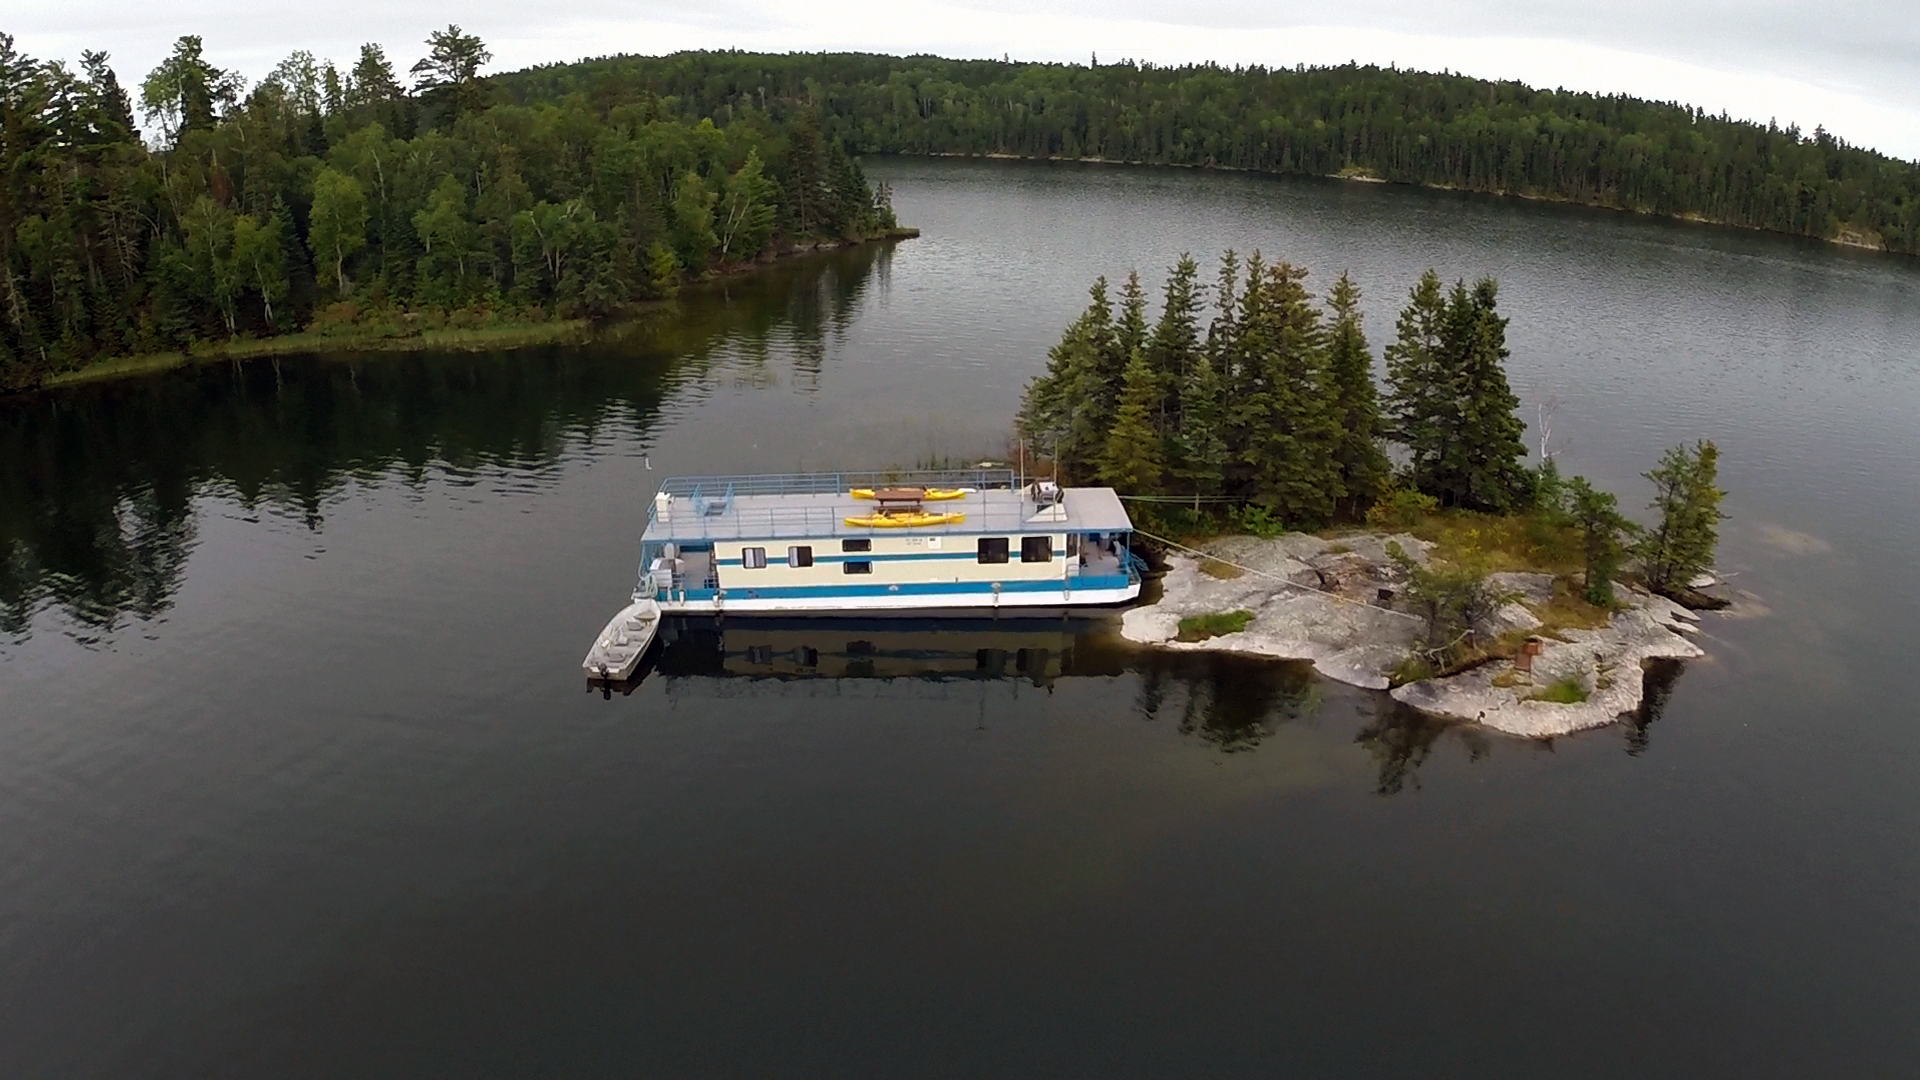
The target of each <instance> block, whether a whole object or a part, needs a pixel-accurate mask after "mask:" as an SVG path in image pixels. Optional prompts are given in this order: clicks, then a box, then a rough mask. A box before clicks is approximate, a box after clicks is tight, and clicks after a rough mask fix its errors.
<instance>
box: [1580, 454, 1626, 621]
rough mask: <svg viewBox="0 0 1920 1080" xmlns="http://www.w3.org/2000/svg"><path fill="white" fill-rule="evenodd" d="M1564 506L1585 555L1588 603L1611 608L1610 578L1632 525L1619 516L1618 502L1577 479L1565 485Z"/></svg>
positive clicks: (1611, 591)
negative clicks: (1578, 532) (1565, 501)
mask: <svg viewBox="0 0 1920 1080" xmlns="http://www.w3.org/2000/svg"><path fill="white" fill-rule="evenodd" d="M1565 490H1566V495H1567V506H1568V510H1569V513H1570V514H1571V516H1572V518H1573V524H1574V527H1575V528H1577V529H1579V530H1580V546H1581V549H1582V551H1583V552H1584V553H1585V556H1586V570H1587V575H1586V576H1587V588H1586V597H1587V603H1589V604H1593V605H1595V606H1597V607H1612V606H1613V578H1614V575H1615V574H1616V573H1617V572H1618V571H1619V569H1620V560H1621V558H1622V557H1623V556H1624V555H1625V554H1626V551H1627V542H1628V540H1629V539H1630V538H1631V537H1632V536H1633V533H1634V525H1633V522H1631V521H1628V520H1627V519H1626V518H1624V517H1622V516H1621V514H1620V509H1619V507H1620V500H1619V499H1617V498H1615V497H1614V496H1613V495H1612V494H1611V493H1609V492H1605V491H1600V490H1597V489H1595V488H1594V486H1593V485H1592V484H1590V483H1588V482H1587V478H1586V477H1584V476H1576V477H1574V478H1573V479H1571V480H1568V481H1566V482H1565Z"/></svg>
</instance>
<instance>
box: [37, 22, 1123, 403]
mask: <svg viewBox="0 0 1920 1080" xmlns="http://www.w3.org/2000/svg"><path fill="white" fill-rule="evenodd" d="M428 49H429V52H430V55H429V56H428V57H427V59H425V60H422V61H421V62H420V64H418V65H415V66H414V69H413V70H414V73H415V74H416V75H418V76H420V83H419V85H420V92H419V95H418V96H415V95H412V94H409V92H408V91H407V90H405V89H404V88H403V87H402V86H401V85H400V82H399V79H398V78H397V77H396V75H395V73H394V69H393V65H392V64H391V63H389V62H388V60H387V58H386V56H385V54H384V53H383V52H382V51H381V49H380V47H379V46H377V45H368V46H365V47H364V48H362V49H361V50H360V54H359V57H358V59H357V61H356V62H355V63H354V64H353V65H352V67H351V69H350V70H348V71H344V72H343V71H341V70H340V69H339V68H337V67H335V66H334V65H333V64H331V63H326V62H324V61H321V60H319V59H317V58H315V57H314V56H312V55H311V54H309V53H306V52H296V53H294V54H293V55H291V56H289V57H288V58H287V59H286V60H285V61H283V62H282V63H280V64H279V65H278V66H276V67H275V68H274V69H273V71H272V73H271V74H270V75H269V76H268V77H267V78H266V79H264V80H262V81H261V83H260V84H259V85H257V86H256V87H254V88H253V89H252V90H251V91H249V92H245V93H243V92H242V91H243V89H244V87H243V85H242V82H241V80H240V79H239V78H238V76H236V75H234V74H233V73H232V72H227V71H223V70H221V69H219V68H215V67H213V66H212V65H211V64H209V63H208V62H207V61H206V59H205V57H204V55H203V49H202V45H201V41H200V39H199V38H197V37H191V36H189V37H184V38H182V39H180V41H179V42H178V43H177V45H176V46H175V48H174V50H173V52H172V54H171V55H169V56H168V57H167V58H166V59H165V61H164V62H162V63H161V65H160V66H159V67H158V68H156V69H155V70H154V71H153V72H152V74H150V75H149V76H148V77H147V78H146V79H145V80H144V81H143V82H142V83H141V94H140V103H141V105H142V108H143V110H144V112H145V113H146V115H147V116H148V117H149V118H151V119H152V120H154V121H156V122H157V123H158V124H159V125H160V126H162V127H163V128H164V130H165V134H166V142H167V149H165V150H163V151H159V152H153V151H150V150H149V148H148V147H146V146H145V145H144V144H143V143H142V142H141V141H140V138H139V132H138V131H137V130H136V128H135V125H134V110H133V108H132V104H131V103H130V102H129V100H128V96H127V93H126V91H125V90H124V89H123V88H122V87H121V85H120V82H119V81H118V79H117V78H116V76H115V75H114V73H113V70H112V69H111V67H109V66H108V63H107V57H106V56H105V55H104V54H101V53H91V52H90V53H86V54H84V55H83V57H82V65H81V67H82V73H81V74H79V75H76V74H74V73H73V72H72V71H70V70H68V69H67V68H66V67H64V66H62V65H58V64H49V63H42V62H39V61H36V60H33V59H31V58H29V57H25V56H22V55H20V53H19V52H18V50H17V49H15V47H14V44H13V41H12V39H11V38H8V37H6V36H4V35H0V389H5V388H10V387H16V386H23V385H30V384H32V383H34V382H35V381H37V380H38V379H40V378H42V377H44V376H46V375H49V374H53V373H57V372H60V371H63V370H67V369H71V368H74V367H78V366H80V365H82V364H84V363H86V362H87V361H89V360H91V359H94V358H97V357H101V356H105V355H116V354H127V353H137V352H145V351H158V350H169V349H184V348H190V347H192V346H193V345H195V344H196V343H199V342H208V341H218V340H226V339H229V338H234V337H247V336H263V335H271V334H276V333H284V332H288V331H293V330H298V329H300V328H302V327H306V326H309V325H313V324H315V323H316V322H319V323H323V324H325V325H328V326H332V325H336V324H340V323H353V322H355V321H364V322H370V323H381V324H393V323H400V322H402V321H403V320H402V319H401V316H402V315H404V314H406V313H408V312H414V313H420V312H423V311H426V310H427V309H452V308H471V309H481V310H479V311H476V312H475V317H479V318H488V319H490V318H493V317H494V316H495V315H503V316H506V317H518V316H524V317H533V318H544V317H547V316H549V315H560V316H578V315H586V316H590V315H598V314H602V313H606V312H610V311H613V310H616V309H617V308H618V307H619V306H620V305H622V304H624V303H627V302H629V301H632V300H635V299H639V298H644V297H648V296H656V295H662V294H664V293H667V292H670V291H672V290H673V289H674V288H675V287H676V286H677V285H678V284H679V282H681V281H682V280H684V279H686V278H690V277H699V276H701V275H704V274H706V273H708V272H709V271H711V270H713V269H714V268H715V267H718V266H723V265H737V264H739V263H742V262H746V261H749V260H752V259H755V258H758V257H760V256H761V255H762V254H763V253H765V252H766V251H767V250H768V249H769V248H770V247H771V246H774V245H776V244H777V243H779V242H780V240H781V235H780V233H781V231H782V230H784V232H785V234H786V238H788V239H792V240H796V241H800V240H812V239H814V238H816V237H817V238H822V239H831V240H858V239H863V238H865V237H868V236H872V235H875V234H877V233H879V232H881V231H882V230H884V229H886V228H890V227H892V216H891V215H892V210H891V207H890V206H888V205H886V204H885V203H884V201H883V200H882V199H881V198H880V197H879V196H877V195H876V194H875V192H874V191H873V190H872V189H871V188H869V187H868V185H867V182H866V179H865V177H864V175H863V174H862V173H861V171H860V167H859V165H858V163H856V162H855V161H853V160H852V159H851V158H850V157H848V155H847V152H846V149H845V147H844V145H843V143H842V140H841V139H840V137H839V136H838V135H823V134H822V133H821V129H820V126H819V124H818V123H815V122H812V121H811V120H810V119H809V117H811V115H812V114H810V113H809V114H806V115H805V116H803V115H800V114H798V113H794V114H792V115H790V116H786V115H783V116H782V118H781V119H779V120H774V119H772V118H769V117H768V116H766V115H764V114H757V113H756V114H755V115H753V116H750V117H749V116H742V115H738V114H737V113H735V112H734V111H733V110H725V112H726V115H725V116H724V119H726V120H728V121H729V122H728V123H727V124H726V125H725V126H721V125H719V124H715V123H713V122H711V121H708V120H705V119H702V118H697V117H688V118H685V119H683V118H681V116H680V115H679V114H677V113H675V114H668V113H663V112H662V111H661V109H660V108H659V107H658V104H657V102H655V101H654V100H653V99H652V98H651V97H650V96H649V95H647V94H646V93H644V92H636V93H634V94H631V95H628V96H627V97H624V98H617V97H608V96H604V95H603V96H601V97H599V98H596V99H595V100H592V101H589V100H587V99H586V98H584V97H566V98H562V99H560V100H557V101H543V102H538V103H533V104H529V105H505V104H498V105H490V102H491V101H492V100H493V96H494V95H493V93H492V91H491V89H490V83H489V82H488V80H487V79H486V78H484V77H483V76H482V75H481V69H482V67H483V65H484V64H485V63H486V61H487V50H486V46H485V44H484V43H482V42H481V41H480V40H479V39H478V38H476V37H473V36H472V35H469V34H465V33H463V32H461V31H460V30H459V28H458V27H449V28H448V29H446V30H444V31H437V32H435V33H434V34H433V35H432V37H431V39H430V40H429V42H428ZM795 148H800V149H798V150H796V149H795ZM796 155H797V157H796ZM796 160H799V161H802V162H803V163H804V162H805V161H811V162H812V165H811V166H809V168H810V169H811V172H810V175H811V177H812V179H811V181H810V182H809V184H808V185H802V186H801V190H802V191H803V194H804V197H805V198H806V199H807V200H810V201H809V202H808V203H807V206H806V208H805V212H804V213H801V214H796V213H795V212H794V211H793V208H792V207H791V206H790V205H789V204H788V201H787V200H788V194H787V190H786V188H785V187H783V186H782V184H780V183H776V182H775V178H773V177H771V176H769V175H768V163H770V162H783V163H790V162H793V161H796ZM799 220H804V222H805V226H804V227H801V226H800V225H798V224H796V221H799ZM1115 370H1116V373H1117V370H1118V369H1117V368H1116V369H1115ZM1114 392H1115V393H1116V394H1117V393H1118V391H1117V388H1116V389H1115V391H1114Z"/></svg>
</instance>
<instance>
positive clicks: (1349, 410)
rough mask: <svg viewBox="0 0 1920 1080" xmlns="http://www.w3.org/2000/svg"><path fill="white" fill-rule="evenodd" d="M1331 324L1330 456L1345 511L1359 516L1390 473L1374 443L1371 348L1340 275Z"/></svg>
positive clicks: (1356, 294)
mask: <svg viewBox="0 0 1920 1080" xmlns="http://www.w3.org/2000/svg"><path fill="white" fill-rule="evenodd" d="M1327 307H1328V309H1329V310H1330V312H1331V314H1332V316H1333V326H1332V328H1331V330H1330V331H1329V332H1328V337H1327V396H1328V403H1329V405H1330V407H1331V409H1332V413H1333V424H1334V431H1335V439H1334V449H1333V456H1334V462H1335V464H1336V465H1337V466H1338V468H1339V470H1340V487H1341V490H1342V492H1343V494H1342V499H1343V505H1344V508H1345V512H1346V515H1347V516H1348V517H1350V518H1356V519H1357V518H1360V517H1362V516H1363V515H1365V514H1366V512H1367V509H1368V507H1370V506H1372V505H1373V502H1374V500H1375V499H1378V498H1379V497H1380V495H1381V494H1382V493H1383V492H1385V491H1386V489H1387V483H1388V480H1389V478H1390V477H1391V475H1392V467H1391V465H1389V463H1388V462H1387V455H1386V451H1384V450H1382V449H1381V447H1380V436H1381V434H1382V432H1381V428H1382V423H1381V419H1380V398H1379V391H1378V389H1377V388H1376V387H1375V386H1374V382H1373V353H1372V352H1371V351H1370V350H1369V349H1368V347H1367V335H1366V333H1365V332H1364V331H1363V330H1361V328H1360V290H1359V288H1358V287H1357V286H1355V285H1354V283H1353V279H1352V278H1350V277H1348V276H1347V275H1346V274H1341V275H1340V280H1338V281H1336V282H1334V283H1333V291H1332V292H1330V293H1329V294H1328V295H1327Z"/></svg>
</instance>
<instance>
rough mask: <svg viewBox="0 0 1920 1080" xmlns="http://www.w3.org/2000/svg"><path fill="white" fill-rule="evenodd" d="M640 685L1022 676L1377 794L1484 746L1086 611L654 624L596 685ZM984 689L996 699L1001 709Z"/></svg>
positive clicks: (910, 695) (701, 687)
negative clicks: (1326, 767)
mask: <svg viewBox="0 0 1920 1080" xmlns="http://www.w3.org/2000/svg"><path fill="white" fill-rule="evenodd" d="M643 681H644V682H645V683H646V684H648V685H649V686H651V687H653V688H654V689H656V690H658V691H659V692H660V693H662V694H663V695H664V696H665V697H666V698H668V699H670V700H671V699H678V698H731V697H746V696H777V697H782V698H794V697H848V698H861V699H887V700H905V701H914V702H918V703H919V704H920V707H921V708H922V709H924V710H927V715H933V714H935V713H937V712H938V711H939V710H941V709H943V708H946V707H949V706H948V705H946V704H942V703H943V702H946V703H951V702H954V701H956V700H972V699H973V697H974V694H975V692H974V691H970V690H963V689H962V688H963V687H967V686H970V687H975V688H977V691H978V693H981V694H985V693H987V692H988V690H989V687H990V686H991V685H993V684H998V685H999V686H1000V687H1002V688H1004V689H1006V690H1011V691H1012V699H1013V700H1016V701H1017V700H1018V699H1019V698H1020V697H1021V696H1022V695H1021V691H1022V690H1023V689H1024V688H1025V687H1027V686H1032V687H1037V688H1039V689H1041V690H1042V691H1044V696H1046V697H1048V698H1057V697H1064V702H1063V704H1065V705H1066V706H1067V707H1068V708H1069V709H1075V710H1080V711H1083V712H1084V713H1085V714H1086V715H1089V716H1107V717H1111V716H1115V715H1132V716H1136V717H1138V718H1140V719H1142V720H1146V721H1148V722H1162V723H1171V724H1172V725H1174V728H1175V730H1177V731H1178V732H1179V733H1180V734H1181V735H1183V736H1187V737H1191V738H1195V739H1198V740H1200V741H1202V742H1204V743H1206V744H1208V745H1209V746H1211V747H1213V748H1214V749H1216V750H1218V751H1220V752H1222V753H1241V752H1247V751H1252V750H1255V749H1256V748H1258V747H1260V746H1261V745H1262V744H1263V743H1265V742H1267V741H1268V740H1269V739H1270V738H1271V737H1272V736H1273V735H1274V734H1275V733H1276V732H1277V731H1279V730H1280V729H1282V728H1284V727H1287V726H1289V725H1296V724H1308V725H1310V726H1311V727H1312V728H1313V729H1315V730H1316V731H1317V732H1319V733H1320V734H1319V735H1318V736H1315V737H1316V738H1319V737H1330V738H1332V739H1333V740H1334V741H1336V742H1341V743H1346V744H1348V745H1352V746H1355V747H1357V748H1358V749H1360V750H1361V751H1363V752H1364V753H1365V754H1366V755H1368V757H1369V758H1370V759H1371V764H1372V766H1373V768H1372V770H1371V771H1372V772H1373V774H1374V779H1373V781H1372V782H1371V784H1370V785H1369V786H1371V787H1373V789H1374V790H1375V791H1376V792H1377V793H1378V794H1381V795H1395V794H1399V793H1400V792H1401V791H1403V790H1412V789H1417V788H1418V787H1419V786H1420V781H1419V777H1418V775H1417V774H1418V773H1419V771H1420V770H1421V768H1422V767H1423V766H1424V765H1425V764H1426V763H1427V761H1428V760H1429V758H1430V757H1431V756H1432V755H1433V754H1434V753H1435V752H1436V751H1437V750H1438V749H1439V747H1440V745H1441V744H1442V742H1443V740H1449V739H1450V740H1452V741H1456V742H1457V743H1458V744H1459V748H1460V750H1461V751H1463V756H1464V757H1465V758H1466V759H1467V760H1469V761H1470V762H1477V761H1480V760H1483V759H1485V758H1486V757H1487V756H1488V755H1489V754H1490V753H1491V752H1492V749H1493V740H1491V739H1490V738H1489V737H1488V736H1487V735H1486V734H1485V733H1484V732H1482V731H1480V730H1479V729H1477V728H1475V727H1473V726H1472V725H1470V724H1468V725H1455V724H1447V723H1443V722H1439V721H1434V720H1429V719H1426V718H1423V717H1421V716H1420V715H1419V714H1418V713H1415V712H1414V711H1413V710H1411V709H1408V708H1405V707H1404V706H1401V705H1399V704H1398V703H1396V702H1394V701H1393V700H1392V699H1390V698H1388V697H1387V696H1386V695H1385V694H1381V693H1377V692H1374V691H1367V690H1358V689H1354V688H1352V687H1347V686H1342V685H1341V684H1338V683H1332V682H1328V681H1326V680H1322V679H1320V678H1318V677H1317V676H1315V675H1314V674H1313V670H1312V668H1311V667H1310V666H1308V665H1307V664H1304V663H1286V662H1276V661H1273V660H1268V659H1263V658H1260V657H1250V656H1236V655H1233V654H1230V653H1223V652H1167V651H1163V650H1156V649H1141V648H1138V647H1135V646H1132V645H1129V644H1128V643H1126V642H1125V641H1123V640H1121V639H1120V637H1119V635H1118V634H1117V633H1115V632H1114V626H1113V624H1112V622H1111V621H1103V620H1098V619H1082V620H1045V621H1041V620H1031V619H1011V620H1002V621H999V622H995V621H993V620H990V619H902V618H872V619H840V618H824V619H823V618H795V619H770V618H747V619H729V620H725V621H724V622H717V621H715V620H712V619H706V618H668V619H666V620H664V621H663V622H662V624H661V629H660V636H659V640H658V642H657V643H656V645H655V647H654V649H653V650H652V651H651V652H650V653H648V655H647V659H646V661H645V662H644V664H643V666H642V668H641V671H640V676H639V677H638V678H635V679H633V680H630V681H628V682H625V683H614V684H611V685H609V686H604V687H603V686H600V685H599V684H596V686H595V688H596V689H601V690H602V692H603V693H605V694H606V695H607V696H609V697H610V696H612V694H613V693H614V692H616V691H617V692H619V693H621V694H631V693H633V692H634V690H635V689H637V688H638V687H639V686H640V685H641V684H642V682H643ZM992 697H993V700H994V701H996V702H999V703H1000V704H999V705H998V706H996V707H1008V706H1010V705H1011V704H1012V702H1011V701H1009V700H1006V699H1004V698H1003V697H1002V696H1001V695H1000V694H994V695H992ZM980 700H981V701H982V702H984V701H985V700H986V698H984V697H982V698H981V699H980ZM983 707H984V706H983ZM1650 720H1651V717H1648V718H1644V719H1643V720H1641V721H1640V722H1639V723H1638V724H1637V725H1636V728H1635V730H1637V731H1641V732H1644V730H1645V727H1646V724H1647V723H1648V722H1650ZM1629 737H1630V739H1631V738H1632V735H1631V734H1630V736H1629ZM1639 741H1640V743H1642V744H1643V743H1644V741H1645V740H1644V735H1642V736H1640V740H1639Z"/></svg>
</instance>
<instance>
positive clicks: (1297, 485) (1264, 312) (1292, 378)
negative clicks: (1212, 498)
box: [1229, 255, 1341, 526]
mask: <svg viewBox="0 0 1920 1080" xmlns="http://www.w3.org/2000/svg"><path fill="white" fill-rule="evenodd" d="M1247 276H1248V280H1247V291H1246V293H1245V295H1244V296H1243V297H1242V301H1241V312H1240V315H1241V318H1240V323H1241V326H1240V332H1239V347H1238V350H1237V352H1238V360H1237V362H1238V365H1239V368H1240V370H1239V373H1238V376H1239V377H1238V379H1237V385H1236V386H1235V389H1234V397H1233V399H1232V402H1231V406H1230V410H1229V415H1230V416H1231V417H1232V430H1233V431H1234V432H1235V433H1236V434H1237V436H1238V438H1239V439H1240V440H1241V445H1240V460H1241V463H1242V464H1243V465H1244V466H1245V468H1246V472H1245V474H1244V484H1245V487H1244V489H1243V494H1245V496H1246V497H1247V498H1248V499H1249V501H1252V502H1254V503H1257V504H1259V505H1261V506H1264V507H1267V508H1268V509H1270V510H1272V511H1273V512H1274V513H1276V514H1277V515H1279V517H1280V518H1281V520H1283V521H1286V522H1288V523H1289V524H1293V525H1299V526H1310V525H1320V524H1324V523H1325V522H1327V521H1329V520H1331V519H1332V517H1333V511H1334V504H1335V500H1337V499H1338V498H1339V497H1340V495H1341V487H1340V471H1339V464H1338V462H1337V461H1336V460H1335V458H1334V454H1333V451H1334V447H1335V444H1336V442H1337V439H1338V433H1337V432H1336V430H1335V428H1334V416H1333V411H1332V408H1331V406H1330V403H1329V402H1328V400H1327V399H1326V396H1325V386H1326V377H1325V367H1326V344H1325V329H1324V328H1323V327H1322V326H1321V325H1320V313H1319V311H1317V310H1316V309H1315V308H1314V307H1313V304H1312V303H1311V300H1310V298H1309V297H1308V295H1307V290H1306V288H1305V287H1304V286H1303V285H1302V282H1303V281H1304V280H1305V278H1306V276H1307V275H1306V271H1305V270H1303V269H1301V268H1299V267H1295V266H1293V265H1291V264H1289V263H1284V262H1282V263H1276V264H1274V265H1273V266H1271V267H1267V266H1264V265H1262V264H1261V262H1260V260H1259V258H1258V256H1257V255H1256V256H1255V257H1253V258H1250V259H1248V260H1247Z"/></svg>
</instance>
